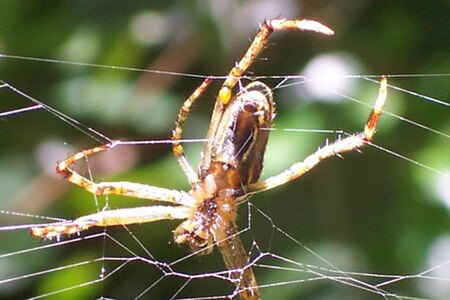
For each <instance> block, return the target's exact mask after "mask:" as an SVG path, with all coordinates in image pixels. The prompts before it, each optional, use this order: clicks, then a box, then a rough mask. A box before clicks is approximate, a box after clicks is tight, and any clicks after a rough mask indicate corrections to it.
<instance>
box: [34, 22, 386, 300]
mask: <svg viewBox="0 0 450 300" xmlns="http://www.w3.org/2000/svg"><path fill="white" fill-rule="evenodd" d="M289 29H295V30H309V31H316V32H318V33H322V34H325V35H331V34H333V31H332V30H331V29H329V28H328V27H326V26H324V25H322V24H320V23H318V22H316V21H311V20H286V19H272V20H267V21H265V22H264V23H263V24H262V25H261V28H260V30H259V32H258V34H257V35H256V37H255V39H254V40H253V42H252V44H251V45H250V47H249V49H248V50H247V52H246V53H245V55H244V57H243V58H242V59H241V60H240V61H239V62H238V63H236V66H235V67H234V68H233V69H232V70H231V71H230V73H229V75H228V76H227V78H226V80H225V82H224V83H223V85H222V88H221V89H220V91H219V94H218V97H217V100H216V104H215V107H214V111H213V115H212V118H211V124H210V128H209V132H208V135H207V142H206V143H205V147H204V151H203V153H202V158H201V162H200V165H199V172H198V174H197V173H196V172H195V171H194V170H193V168H192V167H191V165H190V164H189V162H188V160H187V158H186V156H185V155H184V151H183V148H182V146H181V144H180V139H181V136H182V132H183V125H184V122H185V120H186V119H187V116H188V114H189V112H190V107H191V106H192V104H193V103H194V102H195V101H196V100H197V99H198V97H199V96H200V95H201V94H202V93H203V91H204V90H205V89H206V88H207V86H208V85H209V84H210V82H211V79H210V78H207V79H205V81H204V82H203V83H202V84H201V85H200V86H199V87H198V88H197V89H196V90H195V91H194V93H193V94H192V95H191V96H190V97H189V98H188V99H187V100H186V101H185V103H184V104H183V106H182V107H181V109H180V114H179V116H178V121H177V126H176V128H175V130H174V131H173V136H172V139H173V152H174V155H175V157H176V158H177V159H178V161H179V163H180V165H181V167H182V169H183V171H184V173H185V174H186V176H187V177H188V180H189V183H190V184H191V190H190V191H189V192H183V191H177V190H169V189H164V188H159V187H155V186H150V185H145V184H139V183H132V182H99V183H95V182H93V181H91V180H89V179H87V178H85V177H83V176H81V175H80V174H78V173H77V172H75V171H74V170H73V169H72V167H71V165H72V164H74V163H75V162H76V161H77V160H80V159H83V158H85V157H87V156H89V155H93V154H95V153H97V152H102V151H105V150H109V149H111V148H113V147H115V146H116V145H118V144H120V141H117V142H115V143H112V144H107V145H103V146H98V147H95V148H92V149H89V150H84V151H81V152H78V153H76V154H74V155H72V156H71V157H69V158H68V159H66V160H65V161H63V162H61V163H59V164H58V167H57V171H58V172H59V173H60V174H62V175H63V176H64V177H66V178H67V179H69V180H70V181H71V182H73V183H74V184H77V185H79V186H80V187H82V188H84V189H86V190H87V191H89V192H91V193H94V194H96V195H105V194H119V195H123V196H130V197H136V198H142V199H150V200H156V201H161V202H166V203H167V204H168V205H152V206H143V207H134V208H125V209H117V210H105V211H101V212H98V213H94V214H91V215H87V216H82V217H79V218H77V219H75V220H74V221H71V222H64V223H58V224H53V225H49V226H42V227H34V228H32V235H34V236H37V237H44V238H53V237H59V236H60V235H67V234H74V233H79V232H80V231H82V230H86V229H88V228H90V227H93V226H113V225H127V224H137V223H148V222H154V221H158V220H164V219H180V220H184V221H183V222H182V223H181V224H180V225H179V226H178V228H177V229H176V230H175V232H174V238H175V241H176V242H177V243H179V244H188V245H189V246H190V247H191V249H192V250H193V251H197V252H198V253H207V252H210V251H212V247H213V245H217V246H218V248H219V249H220V251H221V253H222V255H223V258H224V261H225V264H226V266H227V268H228V269H229V270H230V272H231V273H230V274H231V276H232V278H233V279H234V282H235V284H236V287H237V290H236V292H237V293H239V295H240V296H241V297H242V298H243V299H259V289H258V285H257V282H256V279H255V275H254V273H253V271H252V269H251V267H250V266H249V261H248V257H247V253H246V251H245V249H244V247H243V246H242V243H241V241H240V239H239V237H238V235H237V230H236V225H235V220H236V211H237V206H238V204H239V203H241V202H242V201H244V200H245V199H247V198H248V197H249V195H251V194H252V193H256V192H260V191H264V190H267V189H271V188H274V187H276V186H279V185H282V184H284V183H287V182H289V181H291V180H294V179H296V178H298V177H300V176H302V175H303V174H305V173H306V172H307V171H309V170H310V169H311V168H313V167H314V166H315V165H316V164H318V163H319V162H320V161H322V160H323V159H325V158H327V157H331V156H335V155H339V154H341V153H344V152H348V151H353V150H356V149H359V148H361V147H363V146H364V145H366V144H367V143H368V142H370V141H371V140H372V137H373V135H374V133H375V128H376V125H377V122H378V119H379V117H380V115H381V111H382V108H383V105H384V102H385V99H386V89H387V84H386V79H385V78H384V77H383V78H382V80H381V86H380V91H379V95H378V99H377V101H376V103H375V105H374V107H373V110H372V113H371V115H370V117H369V121H368V122H367V124H366V126H365V129H364V131H363V132H361V133H356V134H354V135H348V136H347V137H345V138H343V139H338V140H336V141H335V142H333V143H331V144H327V145H325V146H324V147H323V148H321V149H319V150H317V151H316V152H315V153H313V154H311V155H309V156H308V157H307V158H306V159H305V160H304V161H303V162H299V163H296V164H294V165H292V166H291V167H290V168H288V169H287V170H285V171H283V172H281V173H280V174H278V175H275V176H272V177H269V178H267V179H265V180H262V181H258V180H259V176H260V174H261V170H262V167H263V157H264V152H265V149H266V144H267V140H268V135H269V131H268V130H261V129H262V128H270V127H271V124H272V120H273V118H274V110H275V104H274V102H273V99H272V92H271V90H270V88H269V87H267V86H266V85H265V84H264V83H262V82H258V81H255V82H252V83H250V84H249V85H247V86H246V87H245V88H243V89H242V90H240V91H239V92H238V93H237V94H236V95H235V96H233V89H234V87H235V86H236V84H237V82H238V80H239V78H240V77H241V76H242V75H243V74H244V72H245V71H246V70H247V69H248V67H249V66H250V65H251V64H252V63H253V61H254V60H255V58H256V57H257V56H258V55H259V53H260V52H261V50H262V49H263V48H264V45H265V44H266V42H267V40H268V38H269V36H270V34H271V33H272V32H273V31H275V30H289Z"/></svg>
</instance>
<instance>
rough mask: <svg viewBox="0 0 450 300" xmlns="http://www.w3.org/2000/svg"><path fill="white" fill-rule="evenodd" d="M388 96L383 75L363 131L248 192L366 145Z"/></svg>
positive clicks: (286, 179)
mask: <svg viewBox="0 0 450 300" xmlns="http://www.w3.org/2000/svg"><path fill="white" fill-rule="evenodd" d="M386 97H387V81H386V78H385V77H384V76H383V77H382V79H381V84H380V89H379V92H378V98H377V100H376V102H375V105H374V107H373V109H372V112H371V114H370V116H369V120H368V121H367V124H366V125H365V128H364V131H363V132H360V133H356V134H353V135H349V136H347V137H346V138H344V139H338V140H336V141H335V142H333V143H332V144H328V145H325V146H324V147H322V148H320V149H319V150H317V151H316V152H314V153H313V154H311V155H309V156H308V157H306V159H305V160H304V161H302V162H298V163H296V164H293V165H292V166H291V167H289V168H288V169H287V170H285V171H283V172H281V173H280V174H278V175H275V176H272V177H269V178H267V179H265V180H263V181H260V182H256V183H253V184H250V185H249V186H248V187H247V189H246V192H247V193H256V192H261V191H265V190H269V189H272V188H274V187H277V186H279V185H282V184H285V183H287V182H290V181H292V180H295V179H297V178H299V177H300V176H302V175H304V174H305V173H306V172H308V171H309V170H311V169H312V168H314V167H315V166H316V165H317V164H318V163H320V162H321V161H322V160H324V159H326V158H328V157H332V156H338V155H340V154H341V153H345V152H349V151H353V150H357V149H359V148H361V147H363V146H365V145H366V144H367V143H370V141H372V138H373V136H374V134H375V131H376V125H377V123H378V120H379V119H380V116H381V112H382V110H383V106H384V103H385V101H386Z"/></svg>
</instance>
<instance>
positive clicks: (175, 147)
mask: <svg viewBox="0 0 450 300" xmlns="http://www.w3.org/2000/svg"><path fill="white" fill-rule="evenodd" d="M211 82H212V78H210V77H208V78H206V79H205V80H204V81H203V82H202V84H201V85H200V86H199V87H198V88H197V89H196V90H195V91H194V92H193V93H192V95H191V96H190V97H189V98H188V99H187V100H186V101H184V103H183V106H181V109H180V113H179V114H178V120H177V122H176V127H175V130H173V132H172V140H173V144H172V151H173V154H174V155H175V157H176V158H177V160H178V162H179V164H180V166H181V168H182V169H183V172H184V173H185V174H186V176H187V178H188V180H189V183H190V184H191V186H193V185H194V184H195V183H197V182H198V181H199V179H198V176H197V173H196V172H195V171H194V169H192V166H191V164H190V163H189V161H188V159H187V157H186V155H185V154H184V150H183V146H182V145H181V144H180V142H179V140H180V139H181V136H182V134H183V125H184V122H185V121H186V119H187V117H188V115H189V112H190V110H191V106H192V105H193V104H194V103H195V101H196V100H197V99H198V97H199V96H200V95H201V94H202V93H203V91H204V90H205V89H206V88H207V87H208V85H209V84H210V83H211Z"/></svg>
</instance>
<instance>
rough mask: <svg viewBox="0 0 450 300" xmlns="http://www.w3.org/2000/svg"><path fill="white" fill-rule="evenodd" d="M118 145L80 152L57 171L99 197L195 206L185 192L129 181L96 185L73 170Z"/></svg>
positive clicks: (65, 161)
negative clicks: (92, 157)
mask: <svg viewBox="0 0 450 300" xmlns="http://www.w3.org/2000/svg"><path fill="white" fill-rule="evenodd" d="M116 144H117V143H112V144H106V145H102V146H98V147H94V148H91V149H88V150H84V151H80V152H78V153H76V154H74V155H72V156H70V157H69V158H67V159H66V160H64V161H62V162H60V163H59V164H58V165H57V167H56V171H57V172H58V173H59V174H61V175H62V176H64V177H65V178H67V179H68V180H69V181H70V182H72V183H74V184H76V185H78V186H80V187H82V188H83V189H85V190H87V191H88V192H91V193H93V194H95V195H97V196H100V195H108V194H116V195H122V196H127V197H135V198H140V199H150V200H156V201H164V202H169V203H173V204H180V205H184V206H187V207H192V206H193V205H194V204H195V200H194V199H193V198H192V197H191V196H189V194H187V193H186V192H183V191H177V190H170V189H164V188H160V187H157V186H151V185H146V184H139V183H134V182H128V181H120V182H99V183H96V182H94V181H92V180H90V179H87V178H86V177H84V176H82V175H80V174H78V173H77V172H76V171H74V170H73V169H72V167H71V166H72V165H73V164H74V163H75V162H76V161H78V160H80V159H83V158H86V157H88V156H90V155H93V154H95V153H99V152H103V151H106V150H109V149H111V148H113V147H114V146H115V145H116Z"/></svg>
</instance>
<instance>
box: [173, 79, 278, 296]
mask: <svg viewBox="0 0 450 300" xmlns="http://www.w3.org/2000/svg"><path fill="white" fill-rule="evenodd" d="M274 109H275V105H274V102H273V98H272V92H271V90H270V89H269V87H267V86H266V85H265V84H263V83H261V82H253V83H251V84H249V85H248V86H246V87H245V88H244V90H243V92H241V93H239V94H238V95H237V96H236V99H234V100H233V101H232V102H231V103H230V105H228V106H227V107H226V109H225V110H224V112H223V114H222V116H221V119H220V121H219V123H218V126H217V127H215V128H210V134H212V135H214V137H215V138H214V140H213V141H212V145H209V146H210V147H209V148H206V149H205V151H204V152H203V155H202V162H201V164H200V168H199V173H200V182H199V184H198V185H195V186H194V188H193V189H192V191H191V195H192V196H193V198H195V199H196V201H197V207H196V208H195V209H194V213H193V215H192V216H191V218H189V219H187V220H186V221H184V222H183V223H182V224H181V225H180V226H179V227H178V228H177V229H176V230H175V234H174V236H175V241H176V242H177V243H179V244H184V243H187V244H188V245H189V246H190V247H191V249H192V250H193V251H194V252H195V251H199V250H201V249H202V248H205V247H208V246H209V247H208V248H207V249H206V250H205V251H202V252H203V253H205V254H206V253H209V252H211V250H212V245H213V242H217V243H218V247H219V248H221V250H222V253H223V256H224V260H225V263H226V264H227V267H228V268H229V269H235V268H239V267H242V266H244V265H245V264H247V263H248V262H247V261H246V260H247V258H246V255H245V250H244V248H243V247H242V245H241V243H240V242H239V243H238V242H236V240H235V238H234V237H233V236H234V235H236V226H235V219H236V211H237V206H238V204H239V202H241V201H243V199H246V198H247V196H246V195H245V193H244V189H245V186H247V185H248V184H250V183H254V182H256V181H257V180H258V179H259V176H260V174H261V170H262V167H263V158H264V152H265V150H266V144H267V140H268V137H269V131H268V130H261V129H262V128H270V127H271V125H272V120H273V118H274V116H275V114H274ZM230 237H231V238H230ZM229 249H233V252H230V250H229ZM236 259H238V261H239V263H238V264H236ZM243 260H244V261H243ZM243 273H244V274H243V275H241V274H239V273H237V274H233V277H235V278H240V277H244V278H247V279H248V280H253V278H254V275H253V272H252V271H251V269H246V270H244V271H243ZM244 280H246V279H244ZM243 286H247V285H243ZM250 286H252V285H250ZM245 292H246V293H248V294H249V296H251V295H252V294H251V293H256V291H245Z"/></svg>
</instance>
